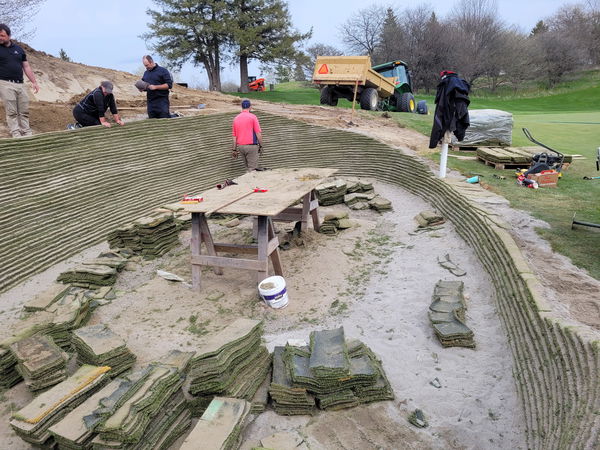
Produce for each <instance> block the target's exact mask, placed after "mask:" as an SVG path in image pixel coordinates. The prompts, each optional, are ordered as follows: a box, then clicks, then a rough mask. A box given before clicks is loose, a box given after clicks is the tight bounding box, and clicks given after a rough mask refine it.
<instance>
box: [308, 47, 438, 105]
mask: <svg viewBox="0 0 600 450" xmlns="http://www.w3.org/2000/svg"><path fill="white" fill-rule="evenodd" d="M313 83H315V84H316V85H318V86H319V88H320V90H321V99H320V102H321V104H322V105H330V106H337V103H338V99H340V98H345V99H347V100H349V101H353V99H354V96H355V90H356V99H357V100H358V101H359V103H360V107H361V108H362V109H366V110H371V111H374V110H377V109H380V110H388V111H402V112H415V110H416V103H415V97H414V96H413V92H412V84H411V80H410V73H409V71H408V66H407V64H406V63H405V62H403V61H400V60H397V61H391V62H388V63H385V64H379V65H377V66H374V67H371V58H370V57H369V56H318V57H317V61H316V63H315V71H314V73H313ZM420 103H421V102H420ZM423 103H424V102H423ZM419 106H421V108H420V109H421V110H423V106H424V109H425V111H424V112H425V113H427V111H426V105H421V104H420V105H419ZM420 112H421V111H420Z"/></svg>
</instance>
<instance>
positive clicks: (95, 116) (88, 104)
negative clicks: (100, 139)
mask: <svg viewBox="0 0 600 450" xmlns="http://www.w3.org/2000/svg"><path fill="white" fill-rule="evenodd" d="M112 92H113V84H112V83H111V82H110V81H103V82H102V83H100V86H99V87H97V88H96V89H94V90H93V91H92V92H90V93H89V94H88V95H86V96H85V97H84V99H83V100H81V101H80V102H79V103H77V105H76V106H75V108H73V117H75V120H76V121H77V123H78V124H79V125H80V126H82V127H91V126H93V125H102V126H105V127H107V128H110V122H109V121H108V120H106V117H104V113H106V110H107V109H108V108H110V112H111V113H112V115H113V118H114V119H115V122H117V123H118V124H119V125H125V122H123V121H122V120H121V118H120V117H119V111H118V110H117V104H116V102H115V96H114V95H113V93H112Z"/></svg>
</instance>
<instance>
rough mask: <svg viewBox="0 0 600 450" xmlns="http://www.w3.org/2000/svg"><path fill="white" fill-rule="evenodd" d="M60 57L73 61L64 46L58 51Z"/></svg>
mask: <svg viewBox="0 0 600 450" xmlns="http://www.w3.org/2000/svg"><path fill="white" fill-rule="evenodd" d="M58 57H59V58H60V59H62V60H63V61H68V62H71V58H69V55H67V52H65V51H64V50H63V49H62V48H61V49H60V52H58Z"/></svg>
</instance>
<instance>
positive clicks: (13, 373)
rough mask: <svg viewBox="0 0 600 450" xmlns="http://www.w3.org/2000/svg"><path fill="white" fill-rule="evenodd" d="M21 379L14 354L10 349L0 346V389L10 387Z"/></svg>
mask: <svg viewBox="0 0 600 450" xmlns="http://www.w3.org/2000/svg"><path fill="white" fill-rule="evenodd" d="M22 379H23V377H21V374H20V373H19V372H18V370H17V358H15V355H13V353H12V352H11V351H10V349H8V348H2V347H0V389H8V388H11V387H13V386H14V385H15V384H17V383H18V382H19V381H21V380H22Z"/></svg>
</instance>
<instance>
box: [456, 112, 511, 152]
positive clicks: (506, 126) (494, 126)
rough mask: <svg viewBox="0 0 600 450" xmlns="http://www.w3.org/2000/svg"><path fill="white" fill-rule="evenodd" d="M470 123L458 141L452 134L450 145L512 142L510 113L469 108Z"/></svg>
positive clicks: (506, 144) (509, 143)
mask: <svg viewBox="0 0 600 450" xmlns="http://www.w3.org/2000/svg"><path fill="white" fill-rule="evenodd" d="M469 118H470V120H471V125H470V126H469V128H467V132H466V134H465V138H464V139H463V140H462V141H460V142H458V141H457V139H456V137H455V136H452V145H460V146H464V147H468V146H474V147H477V146H510V145H511V144H512V128H513V117H512V114H511V113H509V112H506V111H501V110H499V109H471V110H469Z"/></svg>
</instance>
